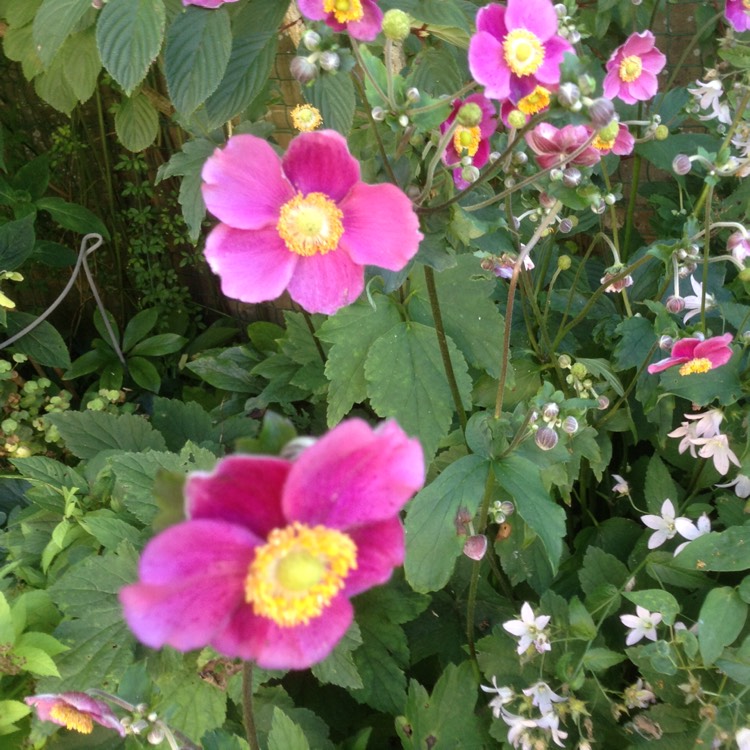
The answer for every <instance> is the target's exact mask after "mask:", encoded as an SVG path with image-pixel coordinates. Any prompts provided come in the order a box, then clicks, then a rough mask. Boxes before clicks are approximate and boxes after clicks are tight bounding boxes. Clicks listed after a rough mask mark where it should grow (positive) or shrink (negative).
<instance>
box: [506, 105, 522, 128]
mask: <svg viewBox="0 0 750 750" xmlns="http://www.w3.org/2000/svg"><path fill="white" fill-rule="evenodd" d="M525 124H526V115H525V114H524V113H523V112H521V110H520V109H513V110H511V111H510V112H509V113H508V125H510V126H511V127H512V128H516V130H518V128H522V127H523V126H524V125H525Z"/></svg>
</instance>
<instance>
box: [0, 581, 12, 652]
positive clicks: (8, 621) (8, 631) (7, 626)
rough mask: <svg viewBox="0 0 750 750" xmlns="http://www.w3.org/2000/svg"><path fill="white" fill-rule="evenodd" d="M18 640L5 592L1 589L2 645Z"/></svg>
mask: <svg viewBox="0 0 750 750" xmlns="http://www.w3.org/2000/svg"><path fill="white" fill-rule="evenodd" d="M15 640H16V633H15V628H14V627H13V618H12V617H11V614H10V606H9V604H8V600H7V599H6V598H5V594H3V593H2V591H0V645H2V644H6V643H13V642H14V641H15Z"/></svg>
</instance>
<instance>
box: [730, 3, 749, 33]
mask: <svg viewBox="0 0 750 750" xmlns="http://www.w3.org/2000/svg"><path fill="white" fill-rule="evenodd" d="M724 15H725V16H726V19H727V21H729V25H730V26H731V27H732V28H733V29H734V30H735V31H747V30H748V29H750V2H748V0H727V4H726V6H725V8H724Z"/></svg>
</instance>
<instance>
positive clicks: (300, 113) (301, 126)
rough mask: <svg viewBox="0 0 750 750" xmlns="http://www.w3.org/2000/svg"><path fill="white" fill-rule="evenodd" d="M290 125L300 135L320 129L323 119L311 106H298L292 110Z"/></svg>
mask: <svg viewBox="0 0 750 750" xmlns="http://www.w3.org/2000/svg"><path fill="white" fill-rule="evenodd" d="M291 114H292V125H294V127H295V128H297V130H299V131H300V132H301V133H309V132H310V131H311V130H315V129H316V128H319V127H320V124H321V123H322V122H323V118H322V117H321V116H320V112H319V111H318V110H317V109H316V108H315V107H313V106H312V104H298V105H297V106H296V107H295V108H294V109H293V110H292V113H291Z"/></svg>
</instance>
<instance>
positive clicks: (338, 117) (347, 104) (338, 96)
mask: <svg viewBox="0 0 750 750" xmlns="http://www.w3.org/2000/svg"><path fill="white" fill-rule="evenodd" d="M302 93H303V94H304V95H305V99H307V101H308V102H309V103H310V104H312V105H313V107H316V108H317V109H318V110H319V111H320V114H321V115H322V117H323V127H324V128H331V129H333V130H338V132H339V133H341V134H342V135H344V136H347V135H349V131H351V129H352V122H353V121H354V106H355V103H356V97H355V95H354V83H353V82H352V79H351V76H349V75H348V74H346V73H321V75H320V76H318V78H316V79H315V81H314V82H313V83H312V85H310V86H305V87H303V89H302Z"/></svg>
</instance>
